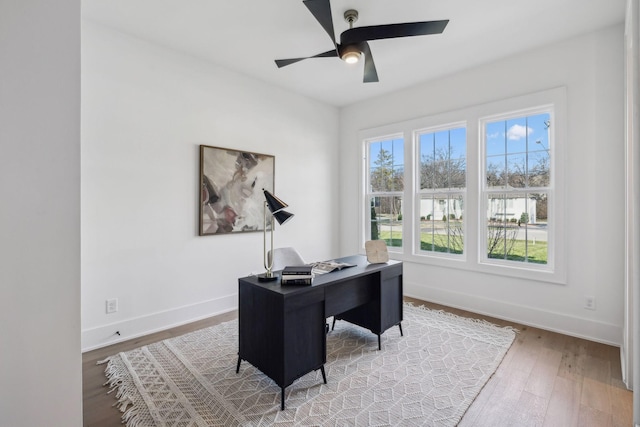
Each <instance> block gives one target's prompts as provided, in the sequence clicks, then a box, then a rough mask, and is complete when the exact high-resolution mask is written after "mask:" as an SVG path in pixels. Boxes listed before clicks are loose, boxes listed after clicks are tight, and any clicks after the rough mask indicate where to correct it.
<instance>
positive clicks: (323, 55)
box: [275, 49, 338, 68]
mask: <svg viewBox="0 0 640 427" xmlns="http://www.w3.org/2000/svg"><path fill="white" fill-rule="evenodd" d="M336 56H338V52H337V51H336V50H335V49H332V50H328V51H326V52H322V53H319V54H317V55H313V56H307V57H304V58H291V59H276V60H275V62H276V65H277V66H278V68H282V67H286V66H287V65H291V64H295V63H296V62H300V61H302V60H304V59H311V58H334V57H336Z"/></svg>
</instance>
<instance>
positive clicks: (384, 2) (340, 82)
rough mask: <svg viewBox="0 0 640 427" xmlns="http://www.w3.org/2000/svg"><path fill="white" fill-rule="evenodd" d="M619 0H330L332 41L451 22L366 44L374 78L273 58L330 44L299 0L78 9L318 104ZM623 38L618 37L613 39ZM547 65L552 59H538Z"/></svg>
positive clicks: (603, 16)
mask: <svg viewBox="0 0 640 427" xmlns="http://www.w3.org/2000/svg"><path fill="white" fill-rule="evenodd" d="M625 2H626V1H625V0H332V1H331V7H332V11H333V23H334V26H335V33H336V39H338V40H339V35H340V33H341V32H342V31H344V30H346V29H347V28H348V24H347V23H346V22H345V21H344V19H343V13H344V11H345V10H347V9H356V10H358V12H359V14H360V18H359V20H358V22H357V23H356V24H355V26H356V27H357V26H364V25H379V24H391V23H399V22H414V21H429V20H440V19H449V20H450V22H449V25H448V26H447V28H446V29H445V31H444V33H442V34H440V35H430V36H419V37H408V38H402V39H391V40H376V41H371V42H369V45H370V46H371V51H372V53H373V57H374V60H375V63H376V68H377V70H378V76H379V79H380V82H378V83H362V61H360V62H359V63H358V64H356V65H348V64H346V63H344V62H343V61H341V60H339V59H337V58H317V59H309V60H305V61H302V62H299V63H296V64H293V65H289V66H287V67H284V68H281V69H278V68H277V67H276V65H275V63H274V61H273V60H274V59H284V58H295V57H302V56H312V55H315V54H318V53H320V52H325V51H327V50H330V49H331V48H332V46H333V45H332V42H331V39H330V38H329V36H328V35H327V33H326V32H325V31H324V30H323V29H322V27H321V26H320V24H318V22H317V21H316V20H315V18H314V17H313V15H311V13H310V12H309V11H308V10H307V8H306V7H305V6H304V4H303V3H302V0H250V1H249V0H245V1H240V0H180V1H178V0H82V16H83V17H84V18H88V19H90V20H94V21H97V22H99V23H102V24H105V25H107V26H110V27H113V28H115V29H118V30H121V31H123V32H126V33H129V34H131V35H134V36H137V37H140V38H143V39H146V40H149V41H153V42H155V43H158V44H161V45H165V46H168V47H170V48H173V49H177V50H180V51H184V52H187V53H189V54H192V55H194V56H197V57H200V58H204V59H206V60H209V61H211V62H213V63H215V64H217V65H220V66H223V67H226V68H228V69H232V70H235V71H237V72H240V73H243V74H245V75H248V76H253V77H255V78H257V79H260V80H262V81H265V82H268V83H271V84H274V85H277V86H280V87H283V88H287V89H289V90H291V91H294V92H297V93H300V94H303V95H306V96H309V97H311V98H315V99H317V100H320V101H323V102H325V103H328V104H331V105H335V106H344V105H349V104H351V103H354V102H357V101H361V100H365V99H368V98H372V97H375V96H379V95H383V94H385V93H389V92H392V91H395V90H398V89H401V88H405V87H410V86H412V85H415V84H417V83H419V82H422V81H426V80H430V79H434V78H437V77H440V76H444V75H446V74H450V73H455V72H457V71H460V70H463V69H465V68H469V67H472V66H476V65H479V64H482V63H485V62H489V61H493V60H496V59H498V58H502V57H505V56H509V55H513V54H516V53H518V52H521V51H526V50H528V49H531V48H535V47H538V46H543V45H546V44H549V43H552V42H554V41H557V40H562V39H567V38H570V37H573V36H576V35H579V34H582V33H586V32H589V31H592V30H595V29H600V28H605V27H608V26H611V25H614V24H616V23H621V22H623V21H624V12H625ZM620 43H622V39H621V40H620ZM541 65H545V66H548V65H549V64H541Z"/></svg>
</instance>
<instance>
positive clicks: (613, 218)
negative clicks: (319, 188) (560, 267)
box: [340, 26, 625, 345]
mask: <svg viewBox="0 0 640 427" xmlns="http://www.w3.org/2000/svg"><path fill="white" fill-rule="evenodd" d="M562 86H564V87H566V88H567V110H568V111H567V114H568V123H567V135H568V138H567V140H566V141H565V143H566V146H565V158H566V159H567V161H566V164H565V165H563V166H562V167H563V168H564V172H565V181H566V187H567V188H566V189H565V194H566V197H567V199H566V201H565V205H566V206H567V212H566V217H567V228H566V230H565V231H566V233H565V234H566V236H567V246H568V254H567V259H568V262H567V283H566V285H558V284H551V283H544V282H536V281H530V280H524V279H517V278H513V277H506V276H498V275H492V274H485V273H479V272H474V271H468V270H460V269H454V268H445V267H442V266H436V265H427V264H424V263H418V262H416V258H415V257H411V256H404V257H402V259H403V260H404V261H405V264H404V272H405V275H404V284H405V293H406V294H408V295H412V296H415V297H419V298H424V299H426V300H430V301H435V302H439V303H442V304H446V305H449V306H453V307H460V308H465V309H468V310H471V311H475V312H480V313H486V314H489V315H492V316H496V317H502V318H506V319H513V320H516V321H519V322H522V323H525V324H530V325H537V326H540V327H543V328H546V329H550V330H557V331H560V332H565V333H568V334H571V335H576V336H582V337H586V338H590V339H593V340H597V341H602V342H607V343H612V344H617V345H619V344H620V343H621V339H622V324H623V311H624V310H623V291H624V206H625V204H624V182H625V181H624V179H625V178H624V132H623V127H624V126H623V117H624V114H623V105H624V102H623V100H624V98H623V87H624V85H623V27H622V26H616V27H614V28H609V29H606V30H603V31H599V32H594V33H591V34H588V35H585V36H582V37H579V38H575V39H572V40H568V41H565V42H562V43H557V44H554V45H551V46H547V47H544V48H541V49H537V50H533V51H528V52H523V53H521V54H519V55H517V56H512V57H509V58H505V59H503V60H501V61H497V62H493V63H490V64H487V65H484V66H481V67H478V68H474V69H470V70H467V71H464V72H461V73H458V74H454V75H451V76H448V77H446V78H443V79H440V80H438V81H432V82H428V83H425V84H422V85H419V86H416V87H413V88H411V89H409V90H406V91H402V92H397V93H394V94H392V95H389V96H384V97H381V98H379V99H375V100H370V101H367V102H363V103H359V104H355V105H351V106H349V107H347V108H344V109H343V110H342V111H341V130H340V132H341V135H340V139H341V146H342V151H341V153H342V156H341V177H342V180H343V183H344V185H343V187H342V188H344V191H343V193H342V195H341V196H342V198H341V216H340V224H341V233H340V236H341V244H340V250H341V253H342V254H349V253H354V252H357V251H362V242H360V241H359V238H358V213H359V206H358V203H359V201H360V200H361V199H360V198H359V192H358V191H359V190H358V189H359V184H358V182H359V181H358V180H359V176H358V168H356V167H354V165H357V164H359V163H360V162H361V152H362V148H361V141H359V140H358V136H357V135H358V132H359V131H361V130H366V129H370V128H375V127H379V126H383V125H387V124H390V123H398V122H402V121H406V120H409V119H414V118H419V117H426V116H430V115H435V114H438V113H444V112H448V111H452V110H456V109H461V108H466V107H471V106H474V105H479V104H483V103H487V102H492V101H498V100H501V99H507V98H511V97H514V96H519V95H523V94H528V93H534V92H538V91H543V90H547V89H552V88H556V87H562ZM593 206H608V207H611V209H608V210H607V212H609V213H608V214H607V215H606V218H603V217H602V216H601V214H600V212H597V210H595V209H593V208H592V207H593ZM585 295H594V296H595V297H596V304H597V309H596V310H595V311H590V310H586V309H584V308H583V305H584V297H585Z"/></svg>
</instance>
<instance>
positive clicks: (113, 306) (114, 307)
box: [107, 298, 118, 314]
mask: <svg viewBox="0 0 640 427" xmlns="http://www.w3.org/2000/svg"><path fill="white" fill-rule="evenodd" d="M116 311H118V298H112V299H108V300H107V314H110V313H115V312H116Z"/></svg>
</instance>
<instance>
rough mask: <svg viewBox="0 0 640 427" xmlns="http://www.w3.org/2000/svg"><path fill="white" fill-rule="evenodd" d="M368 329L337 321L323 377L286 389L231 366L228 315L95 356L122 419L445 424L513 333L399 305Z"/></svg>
mask: <svg viewBox="0 0 640 427" xmlns="http://www.w3.org/2000/svg"><path fill="white" fill-rule="evenodd" d="M402 326H403V330H404V337H401V336H400V333H399V329H398V328H392V329H390V330H388V331H387V332H385V333H384V335H383V336H382V351H378V340H377V336H376V335H374V334H372V333H371V332H369V331H368V330H365V329H362V328H360V327H358V326H354V325H351V324H349V323H347V322H344V321H339V322H337V323H336V329H335V330H334V331H332V332H329V334H328V336H327V364H326V365H325V369H326V373H327V381H328V383H327V384H324V383H323V381H322V375H321V373H320V372H311V373H309V374H307V375H305V376H304V377H302V378H300V379H298V380H297V381H295V382H294V383H293V384H292V385H291V386H289V387H287V389H286V409H285V410H284V411H281V410H280V388H279V387H278V386H277V385H276V384H275V383H274V382H273V381H272V380H271V379H269V378H268V377H266V376H265V375H263V374H262V373H261V372H260V371H259V370H257V369H256V368H254V367H253V366H251V365H250V364H249V363H248V362H244V361H243V362H242V365H241V368H240V373H239V374H236V369H235V368H236V362H237V352H238V324H237V321H236V320H233V321H230V322H227V323H223V324H220V325H217V326H213V327H210V328H207V329H203V330H199V331H195V332H192V333H190V334H187V335H183V336H180V337H176V338H172V339H168V340H165V341H162V342H158V343H155V344H152V345H148V346H145V347H141V348H138V349H135V350H131V351H128V352H126V353H120V354H117V355H115V356H112V357H110V358H108V359H107V360H105V361H103V362H101V363H106V362H108V364H107V367H106V370H105V372H106V375H107V377H108V380H109V381H108V384H109V385H110V386H111V388H112V391H113V390H115V391H116V396H117V399H118V405H119V408H120V410H121V411H123V416H122V419H123V421H124V422H125V423H126V425H127V426H129V427H134V426H135V427H138V426H235V425H237V426H271V425H277V426H294V425H295V426H298V425H305V426H307V425H314V426H397V425H411V426H417V425H425V426H438V427H440V426H455V425H456V424H457V423H458V422H459V421H460V419H461V418H462V416H463V415H464V413H465V411H466V410H467V408H468V407H469V406H470V405H471V402H473V400H474V399H475V397H476V396H477V395H478V393H479V392H480V390H481V389H482V387H483V386H484V384H485V383H486V382H487V380H488V379H489V378H490V377H491V375H493V373H494V372H495V370H496V368H497V367H498V365H499V364H500V362H501V361H502V358H503V357H504V355H505V353H506V352H507V350H508V349H509V347H510V346H511V344H512V342H513V340H514V338H515V331H514V330H513V329H511V328H500V327H497V326H495V325H492V324H489V323H487V322H484V321H478V320H473V319H467V318H462V317H458V316H454V315H452V314H449V313H444V312H441V311H433V310H429V309H426V308H423V307H414V306H411V305H409V304H405V306H404V321H403V322H402Z"/></svg>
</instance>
